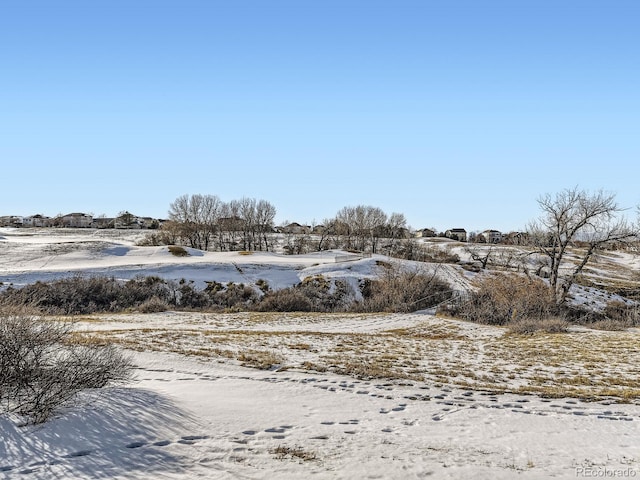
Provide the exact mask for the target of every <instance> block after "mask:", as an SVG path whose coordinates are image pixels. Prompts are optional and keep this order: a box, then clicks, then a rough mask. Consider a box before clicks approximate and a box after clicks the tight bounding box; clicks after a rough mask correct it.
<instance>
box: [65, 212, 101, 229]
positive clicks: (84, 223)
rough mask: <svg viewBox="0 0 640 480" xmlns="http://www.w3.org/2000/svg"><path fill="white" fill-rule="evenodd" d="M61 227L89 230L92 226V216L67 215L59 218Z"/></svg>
mask: <svg viewBox="0 0 640 480" xmlns="http://www.w3.org/2000/svg"><path fill="white" fill-rule="evenodd" d="M60 220H61V223H62V226H63V227H71V228H89V227H91V226H92V224H93V216H92V215H88V214H86V213H68V214H66V215H64V216H63V217H61V219H60Z"/></svg>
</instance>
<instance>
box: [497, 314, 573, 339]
mask: <svg viewBox="0 0 640 480" xmlns="http://www.w3.org/2000/svg"><path fill="white" fill-rule="evenodd" d="M568 328H569V322H567V321H566V320H565V319H564V318H561V317H550V318H521V319H520V320H516V321H515V322H511V323H510V324H509V332H511V333H515V334H519V335H533V334H534V333H536V332H544V333H565V332H566V331H567V330H568Z"/></svg>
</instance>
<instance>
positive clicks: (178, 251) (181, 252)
mask: <svg viewBox="0 0 640 480" xmlns="http://www.w3.org/2000/svg"><path fill="white" fill-rule="evenodd" d="M167 249H168V250H169V252H170V253H171V254H172V255H175V256H176V257H188V256H189V252H187V251H186V250H185V249H184V247H181V246H180V245H169V246H168V247H167Z"/></svg>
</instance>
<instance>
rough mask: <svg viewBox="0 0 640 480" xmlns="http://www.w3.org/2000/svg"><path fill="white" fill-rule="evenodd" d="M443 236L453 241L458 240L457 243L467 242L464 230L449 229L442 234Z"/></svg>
mask: <svg viewBox="0 0 640 480" xmlns="http://www.w3.org/2000/svg"><path fill="white" fill-rule="evenodd" d="M444 236H445V237H447V238H451V239H453V240H458V241H459V242H466V241H467V231H466V230H465V229H464V228H450V229H449V230H447V231H446V232H444Z"/></svg>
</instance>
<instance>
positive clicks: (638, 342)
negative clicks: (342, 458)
mask: <svg viewBox="0 0 640 480" xmlns="http://www.w3.org/2000/svg"><path fill="white" fill-rule="evenodd" d="M189 315H190V316H189V317H188V321H175V322H174V323H171V324H167V325H165V324H164V323H158V324H156V325H157V326H156V327H155V328H150V327H149V326H148V325H149V324H148V323H141V324H140V327H139V328H134V327H133V326H132V325H131V324H130V323H127V327H131V328H126V329H122V328H121V329H117V328H114V329H112V330H105V329H101V330H95V331H85V332H82V333H76V334H75V335H77V336H79V337H82V341H84V342H88V343H89V342H95V344H97V345H101V344H103V343H106V342H107V341H109V342H115V343H118V344H120V345H121V346H123V347H126V348H128V349H131V350H136V351H159V352H174V353H179V354H182V355H190V356H197V357H200V358H211V359H216V360H218V361H223V362H234V363H235V362H238V363H240V364H242V365H245V366H247V367H252V368H260V369H273V370H283V369H287V368H288V369H297V370H304V371H313V372H332V373H336V374H341V375H348V376H351V377H354V378H359V379H367V380H371V379H389V380H392V381H406V380H411V381H415V382H422V381H426V382H435V383H440V384H448V385H454V386H460V387H463V388H470V389H476V390H485V391H492V392H514V393H526V394H537V395H541V396H545V397H553V398H555V397H564V396H571V397H578V398H584V399H596V398H605V397H607V398H608V397H613V398H615V399H618V400H619V401H635V400H636V399H640V333H639V332H638V331H637V330H628V331H622V332H611V331H608V332H604V331H595V330H586V329H583V330H581V331H571V330H570V331H569V332H567V333H564V334H562V335H557V334H551V333H546V332H544V329H542V330H540V329H538V330H537V331H535V332H534V333H531V334H529V335H516V334H510V333H509V332H508V330H507V329H506V328H505V327H496V326H483V325H477V324H474V323H467V322H460V321H452V320H446V319H441V318H434V317H426V316H415V317H411V318H415V322H414V324H413V325H412V326H410V327H405V328H398V327H393V328H389V329H386V330H385V329H384V328H379V329H377V330H373V331H370V332H367V333H362V332H354V331H350V330H351V329H352V328H354V327H356V326H358V325H360V324H361V322H362V323H364V324H366V323H368V322H369V323H370V322H373V321H375V322H376V324H384V322H383V319H384V317H383V316H381V315H367V314H358V315H344V314H308V313H305V314H299V313H295V314H294V313H286V314H277V313H268V312H265V313H255V312H254V313H246V314H229V315H225V314H206V315H202V314H201V315H200V316H197V315H196V314H193V313H192V314H189ZM125 317H126V316H125ZM146 317H147V316H145V318H146ZM97 318H99V317H93V316H92V317H88V318H86V319H82V320H80V321H79V322H78V323H79V324H83V325H84V326H85V327H86V328H93V327H95V326H96V323H99V322H98V320H97ZM107 318H109V317H107ZM110 318H113V319H114V320H113V321H115V322H117V323H118V324H120V323H124V322H123V320H124V319H122V320H121V318H122V316H117V317H110ZM161 318H162V319H163V321H164V320H165V317H161ZM145 321H146V320H145ZM167 321H168V320H167ZM345 324H346V325H347V327H345V330H344V331H341V330H340V329H341V328H342V325H345ZM334 329H335V330H334ZM327 330H330V331H327Z"/></svg>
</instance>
